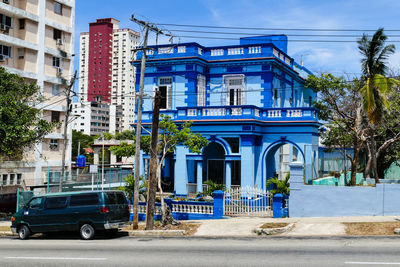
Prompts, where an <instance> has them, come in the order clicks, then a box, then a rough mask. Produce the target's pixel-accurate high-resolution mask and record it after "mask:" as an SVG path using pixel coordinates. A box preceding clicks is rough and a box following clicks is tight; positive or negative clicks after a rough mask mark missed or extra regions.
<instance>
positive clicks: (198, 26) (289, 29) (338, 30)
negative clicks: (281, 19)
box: [157, 23, 400, 32]
mask: <svg viewBox="0 0 400 267" xmlns="http://www.w3.org/2000/svg"><path fill="white" fill-rule="evenodd" d="M157 25H163V26H176V27H191V28H212V29H235V30H262V31H324V32H329V31H330V32H376V29H375V30H372V29H333V28H331V29H330V28H327V29H323V28H262V27H234V26H215V25H194V24H175V23H157ZM385 31H386V32H400V29H389V30H386V29H385Z"/></svg>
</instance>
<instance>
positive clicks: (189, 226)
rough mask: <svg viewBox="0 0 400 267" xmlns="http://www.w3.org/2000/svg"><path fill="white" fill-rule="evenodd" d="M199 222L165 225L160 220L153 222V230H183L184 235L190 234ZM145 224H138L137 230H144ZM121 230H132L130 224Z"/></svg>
mask: <svg viewBox="0 0 400 267" xmlns="http://www.w3.org/2000/svg"><path fill="white" fill-rule="evenodd" d="M199 226H200V224H199V223H182V222H181V224H180V225H166V226H162V225H161V224H160V222H155V223H154V230H185V236H191V235H193V234H194V233H196V232H197V229H198V228H199ZM144 228H145V224H140V225H139V229H138V230H144ZM123 230H132V226H130V227H127V228H124V229H123Z"/></svg>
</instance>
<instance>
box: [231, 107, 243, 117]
mask: <svg viewBox="0 0 400 267" xmlns="http://www.w3.org/2000/svg"><path fill="white" fill-rule="evenodd" d="M231 115H232V116H237V115H242V108H232V109H231Z"/></svg>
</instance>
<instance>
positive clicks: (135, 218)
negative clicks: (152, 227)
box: [131, 15, 164, 229]
mask: <svg viewBox="0 0 400 267" xmlns="http://www.w3.org/2000/svg"><path fill="white" fill-rule="evenodd" d="M131 20H132V21H133V22H136V23H137V24H139V25H141V26H144V37H143V48H142V49H140V50H142V51H143V52H142V61H141V65H140V84H139V95H138V98H139V99H138V105H137V110H136V112H137V113H136V147H135V166H134V170H135V185H134V190H133V191H134V193H133V224H132V228H133V229H138V221H139V179H140V137H141V133H142V105H143V87H144V73H145V70H146V58H147V55H146V51H147V41H148V37H149V30H151V31H153V32H156V33H157V34H164V33H163V32H162V31H161V30H159V29H158V28H157V27H155V26H153V25H150V23H149V22H145V21H142V20H138V19H136V18H135V16H134V15H132V18H131Z"/></svg>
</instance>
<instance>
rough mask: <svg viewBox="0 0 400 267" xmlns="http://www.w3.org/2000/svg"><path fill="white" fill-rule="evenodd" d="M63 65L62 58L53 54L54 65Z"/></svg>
mask: <svg viewBox="0 0 400 267" xmlns="http://www.w3.org/2000/svg"><path fill="white" fill-rule="evenodd" d="M57 60H58V64H57ZM61 66H62V61H61V58H60V57H55V56H53V67H55V68H61Z"/></svg>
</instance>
